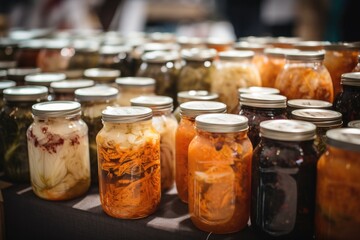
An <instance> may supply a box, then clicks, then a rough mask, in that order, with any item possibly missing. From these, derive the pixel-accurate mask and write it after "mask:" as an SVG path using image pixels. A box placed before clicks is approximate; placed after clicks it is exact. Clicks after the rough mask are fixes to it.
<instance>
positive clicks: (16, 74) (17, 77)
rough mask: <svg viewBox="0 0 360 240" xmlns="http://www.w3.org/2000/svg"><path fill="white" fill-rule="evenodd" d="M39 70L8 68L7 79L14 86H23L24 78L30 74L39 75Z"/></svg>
mask: <svg viewBox="0 0 360 240" xmlns="http://www.w3.org/2000/svg"><path fill="white" fill-rule="evenodd" d="M40 72H41V70H40V68H10V69H8V70H7V78H8V79H9V80H13V81H15V82H16V86H22V85H25V77H26V76H27V75H30V74H36V73H40Z"/></svg>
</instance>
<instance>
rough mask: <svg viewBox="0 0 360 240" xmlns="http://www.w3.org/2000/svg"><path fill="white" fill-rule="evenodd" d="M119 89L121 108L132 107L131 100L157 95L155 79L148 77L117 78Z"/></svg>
mask: <svg viewBox="0 0 360 240" xmlns="http://www.w3.org/2000/svg"><path fill="white" fill-rule="evenodd" d="M116 84H117V87H118V89H119V95H118V99H117V102H118V104H119V105H120V106H130V105H131V103H130V100H131V99H132V98H136V97H139V96H152V95H155V79H153V78H146V77H123V78H117V79H116Z"/></svg>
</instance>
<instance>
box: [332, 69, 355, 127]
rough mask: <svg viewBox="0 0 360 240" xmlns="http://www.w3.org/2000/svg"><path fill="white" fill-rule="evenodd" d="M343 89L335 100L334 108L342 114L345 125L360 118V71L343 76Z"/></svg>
mask: <svg viewBox="0 0 360 240" xmlns="http://www.w3.org/2000/svg"><path fill="white" fill-rule="evenodd" d="M341 85H342V86H343V91H342V92H341V93H340V94H339V95H338V96H337V97H336V99H335V101H334V109H335V110H336V111H338V112H340V113H341V114H342V117H343V123H344V126H346V125H347V124H348V123H349V122H350V121H352V120H357V119H360V72H355V73H345V74H343V75H342V76H341Z"/></svg>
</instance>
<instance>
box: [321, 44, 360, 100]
mask: <svg viewBox="0 0 360 240" xmlns="http://www.w3.org/2000/svg"><path fill="white" fill-rule="evenodd" d="M325 50H326V53H325V60H324V65H325V66H326V68H327V69H328V70H329V73H330V76H331V79H332V82H333V87H334V96H337V95H338V94H339V93H340V92H341V85H340V81H341V75H342V74H344V73H348V72H351V71H352V70H353V69H354V67H355V66H356V64H357V58H358V55H359V50H360V48H359V47H356V46H353V45H351V44H349V43H334V44H331V45H329V46H325Z"/></svg>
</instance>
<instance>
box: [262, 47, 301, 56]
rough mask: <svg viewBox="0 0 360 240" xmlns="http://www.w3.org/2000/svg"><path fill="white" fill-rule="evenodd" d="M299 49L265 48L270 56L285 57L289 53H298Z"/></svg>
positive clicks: (266, 53) (265, 52) (265, 51)
mask: <svg viewBox="0 0 360 240" xmlns="http://www.w3.org/2000/svg"><path fill="white" fill-rule="evenodd" d="M299 51H300V50H298V49H284V48H265V50H264V54H265V55H266V56H270V57H276V58H285V55H286V54H287V53H296V52H299Z"/></svg>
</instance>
